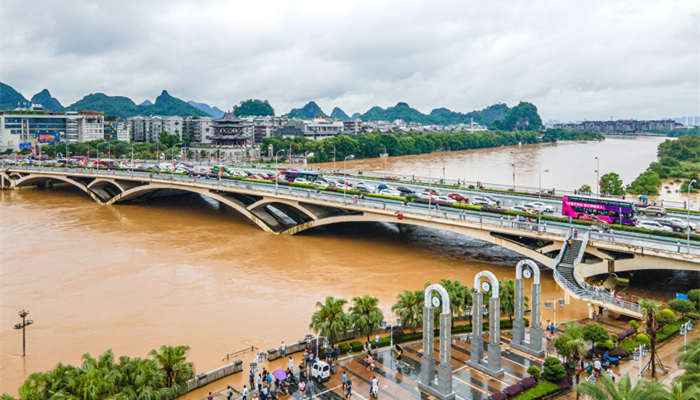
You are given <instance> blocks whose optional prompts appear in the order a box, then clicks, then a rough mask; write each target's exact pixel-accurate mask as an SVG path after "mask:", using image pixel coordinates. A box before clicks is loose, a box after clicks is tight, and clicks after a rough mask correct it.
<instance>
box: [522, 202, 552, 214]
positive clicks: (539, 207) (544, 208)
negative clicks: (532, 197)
mask: <svg viewBox="0 0 700 400" xmlns="http://www.w3.org/2000/svg"><path fill="white" fill-rule="evenodd" d="M523 206H524V207H525V208H529V209H532V210H535V211H537V212H541V213H543V214H553V213H554V207H552V206H550V205H549V204H545V203H543V202H541V201H533V202H531V203H525V204H523Z"/></svg>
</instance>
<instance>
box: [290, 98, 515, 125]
mask: <svg viewBox="0 0 700 400" xmlns="http://www.w3.org/2000/svg"><path fill="white" fill-rule="evenodd" d="M510 110H511V108H509V107H508V106H507V105H505V104H502V103H500V104H494V105H492V106H489V107H486V108H484V109H483V110H479V111H471V112H468V113H461V112H456V111H452V110H449V109H447V108H436V109H434V110H433V111H431V112H430V114H423V113H422V112H420V111H418V110H416V109H415V108H412V107H410V106H409V105H408V104H406V103H405V102H399V103H397V104H396V105H395V106H393V107H388V108H386V109H385V108H381V107H379V106H374V107H372V108H370V109H369V110H367V112H365V113H364V114H360V113H355V114H353V115H352V119H360V120H362V121H366V122H369V121H394V120H397V119H400V120H403V121H406V122H417V123H421V124H431V125H451V124H464V123H469V122H471V121H472V119H473V120H474V122H476V123H478V124H482V125H486V126H490V125H492V124H493V123H494V122H495V121H500V120H503V119H504V118H505V117H506V115H507V114H508V111H510ZM287 116H288V117H290V118H301V119H312V118H314V117H327V116H328V115H327V114H326V113H324V112H323V110H322V109H321V107H319V106H318V104H316V103H315V102H313V101H310V102H308V103H307V104H306V105H305V106H304V107H301V108H295V109H292V110H291V111H290V112H289V113H288V114H287ZM330 117H331V118H336V119H340V120H344V119H350V117H348V115H347V113H345V111H343V110H342V109H340V108H339V107H335V108H334V109H333V111H332V112H331V115H330Z"/></svg>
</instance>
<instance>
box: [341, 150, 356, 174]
mask: <svg viewBox="0 0 700 400" xmlns="http://www.w3.org/2000/svg"><path fill="white" fill-rule="evenodd" d="M354 159H355V155H354V154H350V155H349V156H345V158H344V159H343V171H345V170H346V168H345V161H347V160H354Z"/></svg>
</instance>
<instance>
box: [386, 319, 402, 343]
mask: <svg viewBox="0 0 700 400" xmlns="http://www.w3.org/2000/svg"><path fill="white" fill-rule="evenodd" d="M386 328H389V349H392V348H393V347H394V328H401V318H396V323H395V324H391V323H387V322H386V321H382V329H386Z"/></svg>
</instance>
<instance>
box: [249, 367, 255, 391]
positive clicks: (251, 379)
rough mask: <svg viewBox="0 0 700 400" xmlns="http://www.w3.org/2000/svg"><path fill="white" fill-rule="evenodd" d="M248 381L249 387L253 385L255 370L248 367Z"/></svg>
mask: <svg viewBox="0 0 700 400" xmlns="http://www.w3.org/2000/svg"><path fill="white" fill-rule="evenodd" d="M248 383H250V387H255V370H254V369H252V368H251V369H250V374H248Z"/></svg>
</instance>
